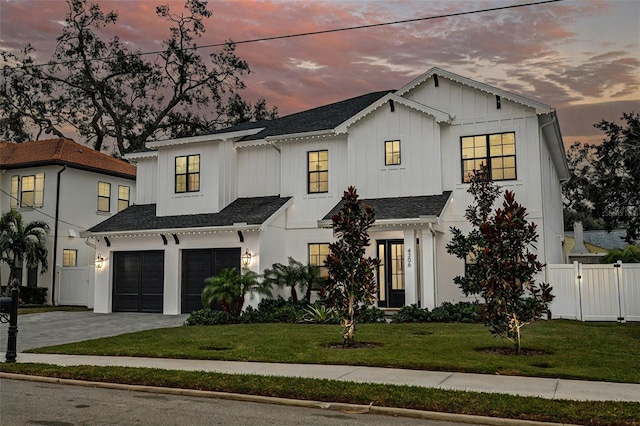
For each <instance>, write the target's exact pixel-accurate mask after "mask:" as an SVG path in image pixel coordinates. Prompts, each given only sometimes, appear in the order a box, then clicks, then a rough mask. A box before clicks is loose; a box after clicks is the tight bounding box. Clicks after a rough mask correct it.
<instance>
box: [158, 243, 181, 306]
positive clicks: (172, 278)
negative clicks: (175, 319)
mask: <svg viewBox="0 0 640 426" xmlns="http://www.w3.org/2000/svg"><path fill="white" fill-rule="evenodd" d="M165 248H166V249H165V251H164V300H163V301H162V313H163V314H165V315H177V314H179V313H180V312H181V306H180V302H181V300H180V299H181V298H180V294H181V290H182V289H181V285H182V279H181V277H180V250H179V249H178V246H177V245H175V244H173V245H172V244H169V245H167V246H165Z"/></svg>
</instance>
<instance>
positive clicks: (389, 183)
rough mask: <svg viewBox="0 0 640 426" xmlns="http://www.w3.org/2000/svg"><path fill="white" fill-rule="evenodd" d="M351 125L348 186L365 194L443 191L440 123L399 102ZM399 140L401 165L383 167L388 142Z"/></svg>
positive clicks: (365, 195) (384, 194)
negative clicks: (392, 107) (350, 185)
mask: <svg viewBox="0 0 640 426" xmlns="http://www.w3.org/2000/svg"><path fill="white" fill-rule="evenodd" d="M394 109H395V111H394V112H391V110H390V108H389V106H388V105H384V106H382V107H380V108H378V109H377V110H376V111H375V112H374V113H372V114H370V115H369V116H368V117H366V118H364V119H362V120H360V121H358V122H357V123H355V124H353V125H352V126H350V127H349V184H353V185H355V186H356V188H357V189H358V194H360V196H361V197H363V198H389V197H407V196H418V195H433V194H440V193H442V173H441V154H440V125H439V124H437V123H436V122H435V119H434V118H433V117H431V116H428V115H425V114H423V113H421V112H418V111H415V110H413V109H410V108H408V107H405V106H404V105H401V104H396V105H395V108H394ZM392 140H399V141H400V164H399V165H389V166H387V165H385V142H386V141H392Z"/></svg>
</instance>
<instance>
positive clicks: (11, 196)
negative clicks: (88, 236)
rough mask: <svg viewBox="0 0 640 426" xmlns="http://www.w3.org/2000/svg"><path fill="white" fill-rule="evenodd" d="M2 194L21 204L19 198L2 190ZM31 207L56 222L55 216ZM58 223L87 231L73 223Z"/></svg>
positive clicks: (59, 220) (60, 220)
mask: <svg viewBox="0 0 640 426" xmlns="http://www.w3.org/2000/svg"><path fill="white" fill-rule="evenodd" d="M0 192H2V193H3V194H5V195H8V196H9V198H12V199H14V200H16V201H17V202H20V200H19V199H18V198H17V197H14V196H13V195H11V194H9V193H8V192H7V191H5V190H4V189H0ZM29 207H31V208H32V209H33V211H36V212H38V213H40V214H42V215H44V216H47V217H49V218H51V219H53V220H56V218H55V216H51V215H50V214H49V213H45V212H43V211H42V210H40V209H39V208H38V207H33V206H29ZM58 222H62V223H66V224H67V225H71V226H73V227H74V228H80V229H84V230H86V228H85V227H84V226H80V225H75V224H73V223H69V222H66V221H64V220H62V219H58Z"/></svg>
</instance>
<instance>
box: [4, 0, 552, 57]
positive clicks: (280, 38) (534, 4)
mask: <svg viewBox="0 0 640 426" xmlns="http://www.w3.org/2000/svg"><path fill="white" fill-rule="evenodd" d="M561 1H564V0H543V1H538V2H531V3H521V4H512V5H509V6H498V7H491V8H487V9H478V10H470V11H466V12H455V13H446V14H442V15H434V16H426V17H423V18H412V19H402V20H399V21H390V22H381V23H378V24H367V25H357V26H353V27H343V28H334V29H330V30H320V31H310V32H306V33H297V34H287V35H279V36H272V37H262V38H254V39H249V40H240V41H235V42H234V41H230V42H224V43H214V44H205V45H202V46H194V47H188V48H183V49H171V50H172V51H184V52H186V51H190V50H198V49H206V48H211V47H222V46H226V45H228V44H230V43H231V44H235V45H238V44H249V43H259V42H263V41H273V40H283V39H288V38H296V37H306V36H312V35H319V34H329V33H337V32H342V31H353V30H361V29H365V28H375V27H384V26H388V25H398V24H406V23H411V22H419V21H429V20H432V19H442V18H452V17H456V16H464V15H473V14H477V13H486V12H496V11H499V10H507V9H516V8H520V7H528V6H538V5H542V4H547V3H558V2H561ZM165 52H166V50H155V51H151V52H137V53H130V54H128V55H122V56H125V57H131V56H146V55H158V54H161V53H165ZM122 56H114V55H111V56H105V57H102V58H91V59H89V61H91V62H94V61H106V60H108V59H113V58H116V57H122ZM76 62H78V61H61V62H48V63H46V64H34V65H19V66H14V67H5V68H8V69H19V68H39V67H44V66H48V65H69V64H73V63H76Z"/></svg>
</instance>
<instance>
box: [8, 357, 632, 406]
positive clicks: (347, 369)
mask: <svg viewBox="0 0 640 426" xmlns="http://www.w3.org/2000/svg"><path fill="white" fill-rule="evenodd" d="M17 361H18V362H29V363H45V364H55V365H61V366H71V365H96V366H122V367H149V368H159V369H164V370H186V371H208V372H218V373H228V374H257V375H262V376H284V377H305V378H317V379H330V380H340V381H349V382H357V383H383V384H389V385H408V386H423V387H428V388H438V389H446V390H458V391H473V392H486V393H505V394H511V395H520V396H536V397H540V398H546V399H568V400H576V401H627V402H638V403H640V384H631V383H610V382H594V381H584V380H566V379H545V378H538V377H521V376H501V375H491V374H470V373H450V372H443V371H421V370H401V369H392V368H378V367H357V366H347V365H315V364H276V363H263V362H237V361H206V360H185V359H164V358H138V357H109V356H87V355H47V354H27V353H19V354H18V356H17Z"/></svg>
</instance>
